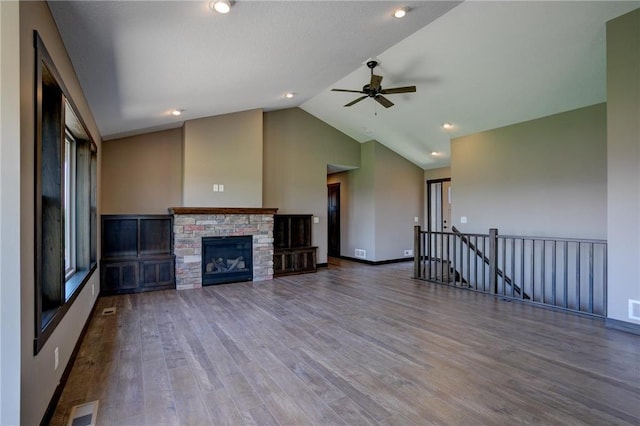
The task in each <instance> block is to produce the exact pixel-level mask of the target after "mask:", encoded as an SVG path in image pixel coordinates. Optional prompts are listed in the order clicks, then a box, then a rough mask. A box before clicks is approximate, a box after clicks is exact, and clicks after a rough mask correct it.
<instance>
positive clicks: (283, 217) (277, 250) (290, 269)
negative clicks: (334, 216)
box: [273, 214, 317, 276]
mask: <svg viewBox="0 0 640 426" xmlns="http://www.w3.org/2000/svg"><path fill="white" fill-rule="evenodd" d="M312 219H313V216H312V215H310V214H277V215H275V216H274V223H273V248H274V251H273V253H274V254H273V274H274V275H275V276H280V275H289V274H304V273H309V272H316V270H317V266H316V251H317V247H314V246H312V245H311V244H312V243H311V226H312Z"/></svg>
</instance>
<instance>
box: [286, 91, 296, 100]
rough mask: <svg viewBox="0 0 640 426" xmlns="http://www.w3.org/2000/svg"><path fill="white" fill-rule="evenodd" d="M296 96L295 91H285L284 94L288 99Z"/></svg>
mask: <svg viewBox="0 0 640 426" xmlns="http://www.w3.org/2000/svg"><path fill="white" fill-rule="evenodd" d="M294 96H295V93H293V92H287V93H285V95H284V97H285V98H287V99H291V98H293V97H294Z"/></svg>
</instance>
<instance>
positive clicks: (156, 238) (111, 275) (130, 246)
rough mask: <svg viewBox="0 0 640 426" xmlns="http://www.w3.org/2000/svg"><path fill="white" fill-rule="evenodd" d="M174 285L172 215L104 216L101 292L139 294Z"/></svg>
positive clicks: (173, 286)
mask: <svg viewBox="0 0 640 426" xmlns="http://www.w3.org/2000/svg"><path fill="white" fill-rule="evenodd" d="M175 286H176V285H175V256H174V255H173V217H172V216H170V215H103V216H102V258H101V260H100V291H101V292H102V293H104V294H121V293H137V292H141V291H149V290H163V289H169V288H175Z"/></svg>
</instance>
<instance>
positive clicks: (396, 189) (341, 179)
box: [327, 141, 423, 261]
mask: <svg viewBox="0 0 640 426" xmlns="http://www.w3.org/2000/svg"><path fill="white" fill-rule="evenodd" d="M422 179H423V170H422V169H421V168H419V167H417V166H416V165H415V164H413V163H411V162H410V161H407V160H406V159H404V158H402V157H400V156H399V155H398V154H396V153H395V152H393V151H391V150H390V149H388V148H387V147H385V146H384V145H382V144H380V143H378V142H377V141H369V142H366V143H363V144H362V145H361V152H360V168H359V169H356V170H351V171H348V172H343V173H338V174H335V175H329V176H328V178H327V182H329V183H340V199H341V206H340V209H341V212H340V213H341V239H340V249H341V255H343V256H347V257H355V250H356V249H362V250H366V253H367V255H366V260H370V261H383V260H391V259H400V258H403V257H405V256H404V250H406V249H413V227H414V225H416V222H415V221H414V218H415V217H418V218H421V217H422V214H423V195H422V191H423V182H422ZM418 220H420V219H418Z"/></svg>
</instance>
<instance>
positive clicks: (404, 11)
mask: <svg viewBox="0 0 640 426" xmlns="http://www.w3.org/2000/svg"><path fill="white" fill-rule="evenodd" d="M408 10H409V9H408V8H406V7H401V8H400V9H396V11H395V12H393V16H395V17H396V18H404V16H405V15H406V14H407V11H408Z"/></svg>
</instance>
